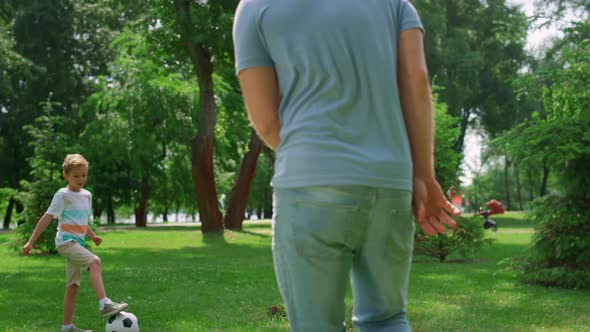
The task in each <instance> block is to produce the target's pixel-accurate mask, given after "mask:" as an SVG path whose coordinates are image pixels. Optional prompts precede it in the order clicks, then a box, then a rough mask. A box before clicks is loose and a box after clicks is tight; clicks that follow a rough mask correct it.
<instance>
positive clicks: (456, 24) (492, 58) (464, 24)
mask: <svg viewBox="0 0 590 332" xmlns="http://www.w3.org/2000/svg"><path fill="white" fill-rule="evenodd" d="M414 3H415V5H416V7H417V8H418V11H419V12H420V14H421V17H422V20H423V22H424V26H425V28H426V31H427V33H426V35H425V41H424V43H425V45H426V47H425V51H426V59H427V62H428V65H429V72H430V74H431V75H432V76H433V77H436V81H437V84H438V85H439V86H441V87H444V89H442V90H441V91H440V100H441V101H442V102H444V103H445V104H447V105H448V110H449V114H450V115H452V116H455V117H459V119H460V121H459V122H458V126H459V128H460V134H459V136H458V137H457V140H456V143H455V151H457V152H459V153H462V152H463V144H464V138H465V132H466V130H467V127H468V125H469V124H470V122H471V121H474V120H475V119H478V118H479V119H481V121H482V125H483V126H484V128H486V129H487V130H489V131H490V133H491V134H492V136H494V135H495V134H496V133H498V132H500V131H502V130H504V129H507V128H509V127H510V126H511V125H513V124H514V123H515V122H514V121H515V120H516V119H519V118H524V117H525V116H526V115H524V114H520V112H519V108H517V107H516V105H515V94H514V91H513V88H512V85H511V84H510V81H511V80H512V79H513V78H514V77H517V76H518V71H519V70H520V69H521V67H522V66H523V65H524V63H525V60H526V57H525V53H524V44H525V38H526V31H527V27H528V23H527V20H526V18H525V16H524V14H523V13H522V11H521V10H520V9H519V8H517V7H512V6H509V5H507V4H506V2H505V1H504V0H494V1H477V0H460V1H457V0H442V1H434V2H433V1H426V0H417V1H415V2H414Z"/></svg>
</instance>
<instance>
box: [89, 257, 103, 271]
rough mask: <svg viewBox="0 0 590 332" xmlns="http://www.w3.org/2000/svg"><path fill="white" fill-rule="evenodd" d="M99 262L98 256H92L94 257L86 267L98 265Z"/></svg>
mask: <svg viewBox="0 0 590 332" xmlns="http://www.w3.org/2000/svg"><path fill="white" fill-rule="evenodd" d="M100 264H101V262H100V258H98V257H97V256H94V259H93V260H92V262H90V264H89V265H88V269H90V268H92V267H100Z"/></svg>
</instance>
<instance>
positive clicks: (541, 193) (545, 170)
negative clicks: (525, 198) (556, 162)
mask: <svg viewBox="0 0 590 332" xmlns="http://www.w3.org/2000/svg"><path fill="white" fill-rule="evenodd" d="M547 179H549V167H547V163H546V162H544V161H543V181H542V182H541V190H539V197H543V196H545V194H546V193H547Z"/></svg>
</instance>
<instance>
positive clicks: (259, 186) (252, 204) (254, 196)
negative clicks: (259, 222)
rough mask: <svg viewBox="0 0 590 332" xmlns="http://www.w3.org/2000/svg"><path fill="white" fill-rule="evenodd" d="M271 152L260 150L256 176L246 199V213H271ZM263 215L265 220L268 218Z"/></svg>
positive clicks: (272, 164)
mask: <svg viewBox="0 0 590 332" xmlns="http://www.w3.org/2000/svg"><path fill="white" fill-rule="evenodd" d="M271 154H273V152H271V151H270V150H269V149H268V148H267V147H264V148H263V149H262V152H261V153H260V155H259V156H258V163H257V164H256V176H255V177H254V181H252V188H251V190H250V196H249V197H248V211H250V212H254V211H256V212H258V213H260V211H272V188H271V187H270V181H271V179H272V176H273V170H274V169H273V168H274V160H272V158H271V157H270V156H271ZM269 217H270V216H269V215H265V218H269Z"/></svg>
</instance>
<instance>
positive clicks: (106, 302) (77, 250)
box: [57, 242, 127, 317]
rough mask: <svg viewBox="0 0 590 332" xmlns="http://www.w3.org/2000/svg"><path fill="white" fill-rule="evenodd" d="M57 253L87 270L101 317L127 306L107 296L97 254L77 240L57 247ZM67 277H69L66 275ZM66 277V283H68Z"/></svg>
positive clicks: (78, 278) (78, 276)
mask: <svg viewBox="0 0 590 332" xmlns="http://www.w3.org/2000/svg"><path fill="white" fill-rule="evenodd" d="M57 250H58V251H59V253H60V254H61V255H62V256H64V257H66V259H67V260H68V262H69V263H70V264H72V265H75V266H77V267H83V268H85V269H87V270H88V271H89V274H90V281H91V283H92V288H93V289H94V292H95V294H96V297H97V299H98V300H99V303H100V307H99V310H100V314H101V316H103V317H108V316H111V315H115V314H117V313H119V312H121V311H123V310H125V309H126V308H127V303H114V302H112V301H110V299H108V298H107V296H106V292H105V290H104V284H103V280H102V269H101V262H100V258H98V256H96V255H94V254H93V253H91V252H90V251H89V250H88V249H86V248H83V247H82V246H80V245H79V244H78V243H77V242H70V243H68V244H65V245H63V246H60V247H59V248H58V249H57ZM68 278H69V277H68ZM69 282H70V281H69V279H68V285H69ZM77 284H78V285H79V284H80V273H79V272H78V275H77Z"/></svg>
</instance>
